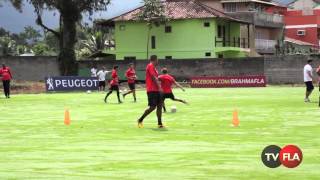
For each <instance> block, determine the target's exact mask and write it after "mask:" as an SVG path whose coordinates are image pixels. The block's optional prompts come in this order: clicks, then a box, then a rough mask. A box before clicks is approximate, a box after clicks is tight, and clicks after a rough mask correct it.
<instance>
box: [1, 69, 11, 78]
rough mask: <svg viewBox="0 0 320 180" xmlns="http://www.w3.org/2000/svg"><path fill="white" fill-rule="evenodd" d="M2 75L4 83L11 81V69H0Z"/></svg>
mask: <svg viewBox="0 0 320 180" xmlns="http://www.w3.org/2000/svg"><path fill="white" fill-rule="evenodd" d="M0 74H1V75H2V81H7V80H11V78H12V77H11V72H10V68H9V67H5V68H2V69H0Z"/></svg>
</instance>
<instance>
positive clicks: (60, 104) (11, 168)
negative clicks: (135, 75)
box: [0, 87, 320, 180]
mask: <svg viewBox="0 0 320 180" xmlns="http://www.w3.org/2000/svg"><path fill="white" fill-rule="evenodd" d="M304 91H305V89H304V88H302V87H301V88H299V87H295V88H291V87H268V88H240V89H187V91H186V92H181V91H179V90H175V95H176V96H177V97H179V98H182V99H186V100H188V101H189V103H190V105H184V104H178V103H173V102H172V101H170V100H167V101H166V102H167V103H166V104H167V107H168V109H169V107H170V106H172V105H173V104H175V105H176V106H177V111H178V112H177V113H174V114H173V113H167V114H164V115H163V119H164V122H165V125H166V126H167V128H166V129H164V130H161V129H157V124H156V116H155V113H152V114H151V115H150V116H149V117H147V119H146V120H145V125H144V126H145V128H144V129H138V128H137V126H136V120H137V118H138V117H139V116H140V115H141V114H142V112H143V110H144V109H145V108H146V103H147V102H146V95H145V92H144V91H139V93H138V103H133V102H132V97H131V95H128V96H127V97H126V99H125V102H124V104H117V103H116V102H117V100H116V95H115V93H114V94H112V95H111V96H110V100H109V102H110V103H108V104H105V103H104V102H103V98H104V95H105V94H104V93H92V94H86V93H70V94H40V95H14V96H12V98H11V99H9V100H6V99H3V98H2V99H0V104H1V105H0V137H1V138H0V179H77V180H78V179H148V180H149V179H172V180H177V179H244V180H248V179H290V180H292V179H299V180H301V179H319V177H320V170H319V169H320V136H319V133H320V118H319V117H320V109H319V107H318V104H317V103H318V92H316V91H315V92H314V94H313V95H312V97H311V100H312V101H313V102H312V103H304V102H303V100H304ZM65 107H68V108H69V109H70V115H71V125H70V126H65V125H64V123H63V119H64V109H65ZM235 108H236V109H238V111H239V119H240V126H239V127H237V128H235V127H232V125H231V122H232V113H233V110H234V109H235ZM271 144H276V145H278V146H280V147H283V146H285V145H287V144H295V145H298V146H299V147H300V148H301V150H302V151H303V156H304V157H303V161H302V163H301V165H300V166H298V167H297V168H294V169H288V168H285V167H284V166H281V167H279V168H276V169H270V168H267V167H266V166H264V165H263V163H262V162H261V159H260V155H261V152H262V150H263V149H264V148H265V147H266V146H268V145H271Z"/></svg>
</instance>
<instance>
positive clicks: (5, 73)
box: [0, 64, 12, 98]
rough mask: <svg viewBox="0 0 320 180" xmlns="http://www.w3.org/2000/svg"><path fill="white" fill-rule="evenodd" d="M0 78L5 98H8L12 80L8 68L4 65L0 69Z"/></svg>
mask: <svg viewBox="0 0 320 180" xmlns="http://www.w3.org/2000/svg"><path fill="white" fill-rule="evenodd" d="M0 76H1V77H2V83H3V90H4V94H5V96H6V98H10V81H11V79H12V74H11V71H10V68H9V67H7V66H6V65H5V64H2V68H1V69H0Z"/></svg>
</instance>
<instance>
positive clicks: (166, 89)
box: [158, 68, 187, 112]
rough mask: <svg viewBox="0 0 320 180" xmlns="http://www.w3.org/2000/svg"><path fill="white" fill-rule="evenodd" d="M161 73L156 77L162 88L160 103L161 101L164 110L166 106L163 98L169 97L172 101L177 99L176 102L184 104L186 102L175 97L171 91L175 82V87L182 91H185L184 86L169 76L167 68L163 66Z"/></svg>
mask: <svg viewBox="0 0 320 180" xmlns="http://www.w3.org/2000/svg"><path fill="white" fill-rule="evenodd" d="M162 73H163V74H162V75H160V76H159V77H158V79H159V81H160V82H161V88H162V91H163V95H162V100H163V102H162V103H163V110H164V112H166V107H165V104H164V101H165V99H168V98H170V99H172V100H173V101H178V102H182V103H184V104H187V102H186V101H184V100H181V99H177V98H175V97H174V95H173V93H172V85H173V84H175V85H176V86H177V87H179V88H180V89H182V91H185V90H184V88H183V87H182V86H181V85H180V84H179V83H177V82H176V80H175V79H174V78H173V77H172V76H170V75H169V74H168V70H167V68H163V69H162Z"/></svg>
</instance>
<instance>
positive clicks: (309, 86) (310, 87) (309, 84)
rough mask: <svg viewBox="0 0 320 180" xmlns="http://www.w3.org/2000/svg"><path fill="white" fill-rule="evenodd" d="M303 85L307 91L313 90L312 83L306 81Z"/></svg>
mask: <svg viewBox="0 0 320 180" xmlns="http://www.w3.org/2000/svg"><path fill="white" fill-rule="evenodd" d="M304 83H305V84H306V87H307V91H312V90H313V89H314V86H313V83H312V81H307V82H304Z"/></svg>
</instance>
